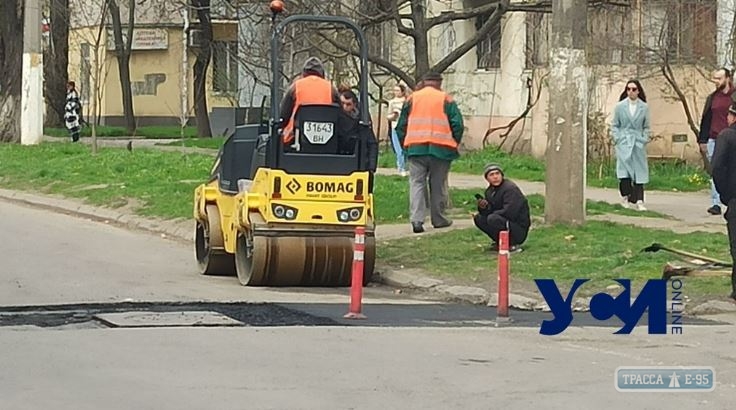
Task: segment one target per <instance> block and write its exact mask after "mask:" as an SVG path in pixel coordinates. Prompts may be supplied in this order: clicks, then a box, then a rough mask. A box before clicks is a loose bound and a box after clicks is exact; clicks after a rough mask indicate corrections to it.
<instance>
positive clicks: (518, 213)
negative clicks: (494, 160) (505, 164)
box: [473, 164, 531, 252]
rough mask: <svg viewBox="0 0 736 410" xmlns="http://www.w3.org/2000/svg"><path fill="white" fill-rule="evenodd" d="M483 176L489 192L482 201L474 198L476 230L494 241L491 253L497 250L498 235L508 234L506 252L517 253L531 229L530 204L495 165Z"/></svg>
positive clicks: (487, 167)
mask: <svg viewBox="0 0 736 410" xmlns="http://www.w3.org/2000/svg"><path fill="white" fill-rule="evenodd" d="M483 176H484V177H485V179H486V181H488V188H487V189H486V192H485V197H480V195H477V196H476V199H477V202H478V213H477V214H476V215H475V217H474V218H473V221H474V222H475V226H477V227H478V229H480V230H481V231H483V232H484V233H485V234H486V235H488V236H489V237H490V238H491V240H493V244H492V245H491V250H493V251H497V250H498V236H499V233H500V232H501V231H509V242H510V243H509V250H511V251H512V252H513V251H520V250H521V248H520V247H519V245H521V244H522V243H524V241H526V237H527V235H528V234H529V227H530V226H531V219H530V218H531V217H530V211H529V201H528V200H527V199H526V196H524V193H523V192H521V189H519V187H518V186H517V185H516V184H515V183H514V182H513V181H510V180H508V179H505V178H504V174H503V169H501V167H500V166H499V165H498V164H489V165H487V166H486V168H485V172H484V173H483ZM479 197H480V198H479Z"/></svg>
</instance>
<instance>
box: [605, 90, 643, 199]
mask: <svg viewBox="0 0 736 410" xmlns="http://www.w3.org/2000/svg"><path fill="white" fill-rule="evenodd" d="M611 133H612V134H613V143H614V145H615V149H616V177H617V178H618V179H619V192H620V193H621V200H622V203H621V205H622V206H623V207H624V208H633V209H638V210H639V211H646V207H644V184H646V183H648V182H649V164H648V163H647V144H648V143H649V136H650V118H649V106H648V105H647V97H646V94H645V93H644V88H643V87H642V86H641V83H640V82H639V80H629V81H628V82H627V83H626V88H625V89H624V91H623V92H622V93H621V96H620V98H619V102H618V103H617V104H616V108H615V109H614V112H613V123H612V124H611Z"/></svg>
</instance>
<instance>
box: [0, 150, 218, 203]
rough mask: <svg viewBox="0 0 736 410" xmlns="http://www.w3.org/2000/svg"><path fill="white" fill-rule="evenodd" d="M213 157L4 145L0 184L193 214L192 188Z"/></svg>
mask: <svg viewBox="0 0 736 410" xmlns="http://www.w3.org/2000/svg"><path fill="white" fill-rule="evenodd" d="M212 162H213V159H212V157H211V156H209V155H203V154H183V153H178V152H166V151H157V150H137V151H133V152H128V151H127V150H125V149H118V148H100V149H99V152H98V154H97V155H94V156H93V155H91V153H90V148H89V147H88V146H85V145H78V144H65V143H44V144H40V145H37V146H21V145H18V144H0V175H2V177H1V178H0V179H1V182H0V185H2V186H3V187H5V188H11V189H24V190H34V191H41V192H47V193H54V194H61V195H64V196H67V197H75V198H83V199H86V200H88V201H89V202H90V203H92V204H95V205H105V206H112V207H117V206H123V205H126V204H127V203H128V199H129V198H134V199H135V200H137V201H138V202H140V203H141V204H142V207H141V208H140V209H138V210H137V213H139V214H140V215H144V216H157V217H162V218H177V217H180V218H189V217H191V212H192V198H193V192H194V188H195V187H196V186H197V185H198V184H200V183H202V182H203V181H204V180H206V178H207V177H208V176H209V170H210V168H211V167H212Z"/></svg>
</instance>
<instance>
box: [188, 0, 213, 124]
mask: <svg viewBox="0 0 736 410" xmlns="http://www.w3.org/2000/svg"><path fill="white" fill-rule="evenodd" d="M192 5H193V6H194V8H195V9H196V10H197V17H198V18H199V28H200V29H201V30H202V45H201V46H200V47H199V48H198V49H197V51H196V53H195V54H196V56H197V61H195V62H194V70H193V71H194V113H195V116H196V117H197V135H199V137H200V138H211V137H212V131H211V130H210V117H209V113H208V112H207V67H209V65H210V59H211V58H212V44H211V43H212V20H211V19H210V0H192Z"/></svg>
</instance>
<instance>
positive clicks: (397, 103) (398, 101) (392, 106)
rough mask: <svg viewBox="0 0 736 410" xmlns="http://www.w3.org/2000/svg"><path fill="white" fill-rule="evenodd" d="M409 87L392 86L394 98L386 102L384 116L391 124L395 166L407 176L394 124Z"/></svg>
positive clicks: (400, 172)
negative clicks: (386, 111)
mask: <svg viewBox="0 0 736 410" xmlns="http://www.w3.org/2000/svg"><path fill="white" fill-rule="evenodd" d="M408 91H409V88H408V87H406V86H405V85H404V84H396V86H395V87H394V98H393V99H391V100H390V101H389V103H388V116H387V117H386V118H387V119H388V120H389V122H390V124H391V146H392V147H393V148H394V153H395V154H396V168H397V169H398V171H399V174H400V175H401V176H404V177H405V176H407V175H408V173H407V172H406V163H405V159H404V150H403V149H402V148H401V144H400V143H399V137H398V136H397V135H396V124H397V122H398V120H399V115H400V114H401V108H402V107H403V106H404V101H406V97H407V94H408Z"/></svg>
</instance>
